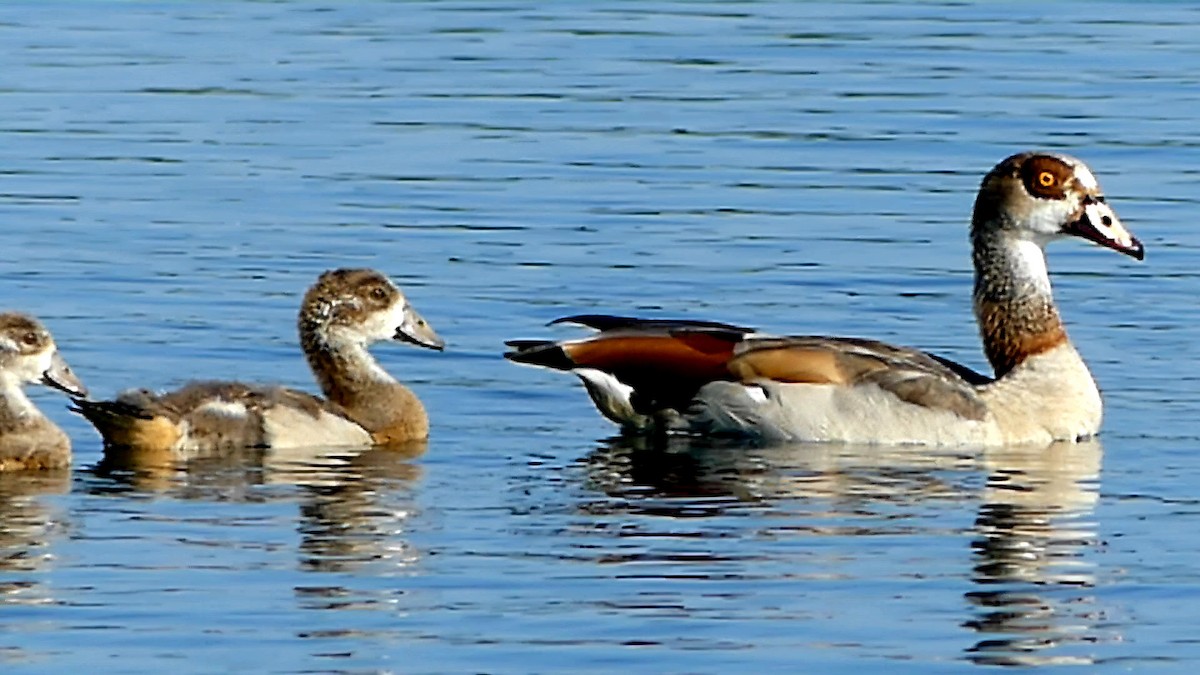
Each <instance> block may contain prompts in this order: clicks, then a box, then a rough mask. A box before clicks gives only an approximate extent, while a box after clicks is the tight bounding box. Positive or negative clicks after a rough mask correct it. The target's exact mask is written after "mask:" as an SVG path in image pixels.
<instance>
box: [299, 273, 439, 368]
mask: <svg viewBox="0 0 1200 675" xmlns="http://www.w3.org/2000/svg"><path fill="white" fill-rule="evenodd" d="M299 323H300V332H301V335H305V334H308V335H315V336H318V337H320V338H322V339H323V341H325V342H327V343H329V344H351V345H362V346H365V345H369V344H371V343H372V342H377V341H380V340H398V341H401V342H409V343H412V344H415V345H417V346H420V347H426V348H429V349H436V350H439V351H440V350H442V349H443V348H444V347H445V344H446V343H445V342H444V341H443V340H442V338H441V337H440V336H438V334H437V333H436V332H435V331H434V330H433V328H432V327H431V326H430V325H429V323H428V322H427V321H425V319H424V318H422V317H421V315H420V314H419V313H418V312H417V311H416V310H415V309H413V307H412V305H411V304H409V302H408V298H406V297H405V296H404V293H402V292H401V291H400V289H399V288H397V287H396V285H395V284H394V283H392V282H391V280H390V279H388V278H387V277H386V276H384V275H383V274H381V273H379V272H377V271H375V270H370V269H338V270H331V271H329V272H325V273H324V274H322V275H321V276H320V278H319V279H317V282H316V283H315V284H313V286H312V288H310V289H309V290H308V292H307V293H306V294H305V296H304V300H303V302H302V303H301V308H300V322H299Z"/></svg>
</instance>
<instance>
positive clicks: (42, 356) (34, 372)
mask: <svg viewBox="0 0 1200 675" xmlns="http://www.w3.org/2000/svg"><path fill="white" fill-rule="evenodd" d="M0 378H3V380H4V383H5V385H6V387H5V389H6V390H7V388H8V387H7V385H9V384H15V385H18V386H19V385H25V384H44V385H46V386H47V387H51V388H54V389H58V390H59V391H62V392H66V393H68V394H71V395H72V396H84V395H86V394H87V389H86V388H84V386H83V383H82V382H80V381H79V378H77V377H76V376H75V373H74V372H73V371H72V370H71V367H70V366H68V365H67V362H66V360H64V359H63V357H62V355H61V354H59V353H58V346H57V345H55V344H54V338H53V337H51V336H50V331H48V330H46V327H45V326H43V325H42V324H41V322H39V321H38V320H37V319H34V318H33V317H30V316H27V315H25V314H18V313H16V312H8V313H4V314H0Z"/></svg>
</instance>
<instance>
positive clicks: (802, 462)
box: [583, 438, 1118, 665]
mask: <svg viewBox="0 0 1200 675" xmlns="http://www.w3.org/2000/svg"><path fill="white" fill-rule="evenodd" d="M1101 457H1102V448H1101V446H1100V444H1099V443H1098V442H1095V441H1092V442H1086V443H1064V444H1056V445H1053V446H1050V447H1048V448H1016V449H999V450H989V451H985V452H980V451H975V450H931V449H924V448H912V447H900V448H885V447H875V446H846V445H803V444H801V445H788V446H775V447H746V446H745V445H741V446H739V445H730V444H722V443H719V442H718V443H713V442H711V441H697V440H691V439H671V440H670V441H668V442H666V443H665V444H663V443H658V444H656V443H653V442H650V441H647V440H645V439H626V438H618V439H613V440H611V441H608V442H606V443H604V444H603V445H601V446H600V447H599V448H597V449H596V450H595V451H593V452H592V453H591V454H590V455H589V456H588V457H587V458H586V460H585V466H586V472H587V486H588V487H589V488H590V489H592V490H594V491H597V492H599V493H601V494H603V495H604V498H603V499H599V500H595V499H592V500H586V501H585V502H584V503H583V509H584V510H585V511H587V512H588V513H591V514H601V513H617V514H626V515H652V516H668V517H671V518H672V519H678V518H680V517H690V518H695V517H697V516H700V517H705V516H712V517H715V516H731V515H747V516H750V517H751V519H752V520H754V522H748V523H747V525H746V526H747V527H749V528H751V529H752V530H753V532H750V533H746V532H745V531H744V530H743V533H742V534H741V535H740V536H747V534H749V536H760V535H763V534H764V533H766V534H769V535H770V536H772V537H780V536H792V537H804V536H818V537H826V538H828V537H831V536H832V537H837V536H841V537H851V538H854V539H861V537H863V536H876V535H881V534H891V535H900V536H905V537H917V538H922V537H923V538H925V539H928V540H929V541H930V542H933V541H936V540H938V539H939V538H944V537H945V529H944V528H945V527H947V525H945V523H944V522H943V521H945V520H948V519H949V518H952V517H954V516H955V515H956V514H957V513H960V512H961V511H960V510H961V509H965V508H971V509H974V510H975V514H976V515H975V519H974V525H973V527H972V529H971V536H970V539H969V542H970V543H969V545H970V557H971V568H970V569H969V570H962V571H961V573H960V572H955V571H953V570H952V569H951V570H950V571H949V574H950V575H951V576H953V577H958V576H960V574H961V576H962V577H964V578H969V579H970V580H971V582H972V585H973V590H972V591H970V592H969V593H967V594H966V598H967V601H968V611H969V616H968V618H967V619H966V620H965V621H963V626H965V627H967V628H969V629H970V630H972V631H976V632H977V633H979V634H982V636H983V637H982V639H978V640H977V641H976V642H974V643H973V644H971V645H970V646H969V647H968V648H967V649H966V652H965V653H966V655H967V658H968V659H969V660H970V661H972V662H975V663H978V664H987V665H1018V664H1055V665H1057V664H1072V663H1090V662H1091V661H1090V658H1091V657H1090V656H1089V654H1088V653H1087V651H1086V649H1087V646H1088V645H1092V644H1094V643H1096V642H1098V641H1101V640H1109V639H1116V638H1117V637H1118V636H1106V635H1102V634H1101V630H1102V629H1101V628H1100V625H1101V620H1102V614H1103V611H1102V610H1101V609H1099V608H1098V600H1097V598H1096V597H1095V595H1094V594H1093V592H1092V591H1091V589H1092V588H1093V586H1094V580H1095V577H1096V568H1095V563H1094V562H1093V560H1092V559H1091V556H1090V555H1089V552H1090V551H1091V550H1092V549H1093V548H1094V547H1095V546H1096V545H1097V543H1096V538H1097V535H1096V526H1095V523H1094V522H1093V521H1092V520H1091V514H1092V512H1093V509H1094V507H1095V504H1096V502H1097V500H1098V498H1099V494H1098V481H1099V475H1100V467H1101ZM777 521H783V522H782V524H781V523H779V522H777ZM726 522H727V521H726ZM600 525H601V526H605V524H603V523H601V524H600ZM647 527H654V526H653V525H646V524H645V521H643V524H641V525H639V526H638V527H636V528H635V527H626V528H625V529H623V530H622V533H623V534H622V536H625V535H626V534H645V530H646V528H647ZM670 527H675V528H677V527H678V525H673V526H670ZM708 529H713V528H708ZM716 529H721V530H726V529H728V528H725V527H721V528H716ZM665 531H666V530H664V532H665ZM671 532H674V533H678V530H677V529H675V530H671ZM660 534H661V533H660ZM695 536H699V537H715V536H721V534H720V533H714V532H707V530H705V529H703V528H702V529H698V530H697V534H696V535H695ZM846 545H847V546H849V547H850V548H849V549H847V550H846V555H847V556H849V558H848V559H852V557H853V553H854V550H857V549H856V548H855V547H861V546H862V544H861V543H849V544H846ZM825 546H826V547H828V546H834V547H837V546H839V545H838V544H837V543H836V541H832V542H830V540H827V543H826V544H825ZM885 555H886V554H885ZM930 555H931V556H932V555H935V554H930ZM647 556H648V554H647V552H645V551H643V552H642V555H640V557H639V558H638V560H645V559H646V558H647ZM650 557H652V555H651V556H650ZM605 560H606V561H607V560H609V558H606V559H605ZM791 563H792V565H793V568H792V569H791V570H790V571H789V573H790V574H791V575H793V576H795V577H798V578H806V579H809V580H810V581H808V582H806V583H822V581H823V580H824V579H826V578H828V577H823V576H822V575H823V574H825V573H826V572H827V571H828V570H826V569H817V570H815V571H806V570H804V569H803V567H804V565H805V564H808V563H809V561H807V560H805V559H803V558H793V559H792V561H791ZM811 564H814V565H821V564H824V563H823V561H821V560H816V559H814V560H813V561H811ZM910 564H916V565H917V566H918V567H920V566H923V565H924V566H927V565H930V564H935V565H940V564H949V563H947V562H946V561H945V560H944V559H936V562H935V559H933V558H928V559H923V560H922V561H921V562H919V563H912V561H896V562H894V563H892V564H889V565H887V566H886V570H887V571H885V572H883V574H884V575H885V576H888V577H894V576H903V575H907V574H917V575H924V574H927V573H928V572H927V570H919V569H918V570H914V569H908V568H907V567H906V566H907V565H910ZM879 573H880V572H879V570H878V569H874V570H872V569H867V570H866V571H861V570H860V571H855V570H852V569H850V568H849V567H846V568H843V569H841V570H838V571H837V574H839V575H843V576H844V575H850V576H851V577H853V576H855V575H857V576H859V577H861V578H867V577H868V575H871V574H879ZM799 592H803V589H800V590H799Z"/></svg>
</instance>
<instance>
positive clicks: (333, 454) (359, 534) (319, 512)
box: [91, 441, 428, 595]
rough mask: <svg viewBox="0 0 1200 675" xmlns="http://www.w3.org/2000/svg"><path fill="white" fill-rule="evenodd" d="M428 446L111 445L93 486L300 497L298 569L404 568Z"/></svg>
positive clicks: (177, 494) (246, 497) (194, 496)
mask: <svg viewBox="0 0 1200 675" xmlns="http://www.w3.org/2000/svg"><path fill="white" fill-rule="evenodd" d="M427 447H428V446H427V442H426V441H412V442H409V443H405V444H396V445H394V446H389V447H388V448H386V449H378V448H372V449H367V450H362V451H351V452H347V451H346V450H345V449H344V448H339V449H337V450H336V451H330V450H326V449H322V448H307V449H305V448H300V449H293V450H288V451H279V450H264V449H260V448H248V449H245V450H243V451H240V452H229V453H225V454H222V455H220V456H213V457H202V458H195V459H192V460H187V461H184V460H177V459H174V458H172V457H166V456H161V455H147V454H145V453H137V452H133V453H130V452H124V451H120V450H114V449H111V448H108V449H106V450H105V455H104V458H103V460H102V461H101V462H100V463H99V464H98V465H96V466H95V467H94V468H93V470H92V472H93V473H94V474H95V475H96V476H98V477H100V478H102V479H103V480H100V481H93V484H92V486H91V490H92V492H93V493H134V494H154V495H162V496H167V497H173V498H177V499H187V500H198V501H221V502H228V501H244V502H251V503H253V502H267V501H282V502H293V501H295V502H297V503H298V508H299V516H298V521H297V529H298V531H299V534H300V543H299V546H298V549H297V556H298V563H299V567H300V569H303V570H308V571H313V572H344V571H349V570H353V569H357V568H361V567H363V566H367V565H379V566H391V567H406V566H409V565H411V564H412V563H414V562H415V560H416V558H417V554H416V552H415V551H414V549H413V548H412V546H411V545H410V544H408V542H407V541H406V540H405V538H404V535H405V533H406V526H407V525H406V521H407V519H408V517H409V515H411V514H412V512H413V511H414V510H415V507H414V506H413V499H414V497H413V488H414V486H415V485H416V484H417V483H419V482H420V480H421V477H422V472H421V467H420V465H419V464H416V463H414V462H413V460H414V459H415V458H417V457H419V456H421V455H423V454H424V453H425V451H426V449H427ZM289 488H293V489H289ZM301 595H307V593H301Z"/></svg>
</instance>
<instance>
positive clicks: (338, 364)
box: [74, 269, 445, 459]
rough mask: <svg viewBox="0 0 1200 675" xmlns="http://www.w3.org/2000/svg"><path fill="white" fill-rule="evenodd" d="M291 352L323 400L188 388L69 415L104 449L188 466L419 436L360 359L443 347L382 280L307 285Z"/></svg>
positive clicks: (391, 391)
mask: <svg viewBox="0 0 1200 675" xmlns="http://www.w3.org/2000/svg"><path fill="white" fill-rule="evenodd" d="M297 323H298V326H299V329H300V345H301V347H302V348H303V350H304V355H305V356H306V357H307V358H308V365H309V367H310V368H311V369H312V371H313V374H314V375H316V378H317V382H318V383H319V384H320V387H321V391H322V392H323V393H324V394H325V396H326V398H325V399H321V398H318V397H316V396H313V395H311V394H308V393H305V392H302V391H297V390H294V389H286V388H284V387H278V386H268V385H259V384H245V383H241V382H194V383H191V384H188V385H186V386H184V387H183V388H181V389H178V390H176V391H172V392H169V393H165V394H156V393H152V392H149V391H147V390H144V389H138V390H131V391H126V392H124V393H122V394H121V395H120V396H118V397H117V399H116V400H113V401H91V400H86V399H77V400H76V401H75V408H74V410H76V411H77V412H79V413H81V414H82V415H83V416H84V417H86V418H87V419H88V421H90V422H91V423H92V424H93V425H94V426H95V427H96V429H97V430H98V431H99V432H100V435H101V436H102V437H103V438H104V442H105V445H106V446H108V447H110V448H122V449H132V450H135V451H143V452H154V453H160V454H161V453H166V454H167V456H171V457H176V458H183V459H186V458H189V457H193V456H197V455H203V454H212V453H214V452H217V451H221V450H226V449H233V448H242V447H270V448H298V447H329V446H367V445H392V444H400V443H405V442H408V441H413V440H421V439H424V438H426V437H427V436H428V435H429V418H428V417H427V416H426V413H425V408H424V407H423V406H422V405H421V401H420V400H419V399H418V398H417V396H416V394H414V393H413V392H412V390H410V389H409V388H408V387H406V386H404V385H403V384H401V383H399V382H398V381H396V379H395V378H393V377H392V376H391V375H389V374H388V373H387V372H386V371H385V370H384V369H383V368H382V367H380V365H379V363H378V362H376V361H375V358H374V357H373V356H372V355H371V353H370V352H369V351H368V350H367V347H368V346H369V345H370V344H371V343H373V342H377V341H379V340H389V339H395V340H400V341H405V342H411V343H412V344H415V345H418V346H421V347H428V348H430V349H436V350H441V349H442V348H443V347H444V345H445V343H444V342H442V339H441V338H440V337H438V335H437V333H435V332H434V330H433V329H432V328H431V327H430V326H429V324H428V323H426V322H425V319H423V318H421V315H420V314H418V313H417V312H416V310H414V309H413V308H412V306H411V305H410V304H409V303H408V300H407V299H406V298H405V297H404V294H403V293H401V292H400V289H399V288H397V287H396V285H395V284H393V283H392V282H391V281H390V280H389V279H388V278H387V277H386V276H384V275H383V274H381V273H379V272H377V271H375V270H369V269H339V270H333V271H329V272H325V273H324V274H322V275H321V276H320V278H319V279H317V281H316V283H315V284H313V286H312V287H311V288H309V289H308V292H307V293H306V294H305V295H304V299H303V301H302V302H301V305H300V317H299V320H298V322H297Z"/></svg>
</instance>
